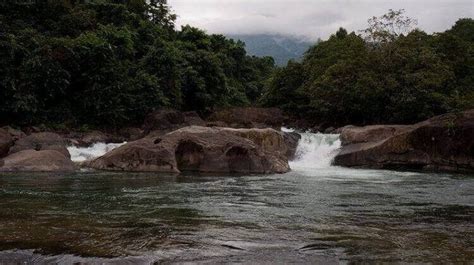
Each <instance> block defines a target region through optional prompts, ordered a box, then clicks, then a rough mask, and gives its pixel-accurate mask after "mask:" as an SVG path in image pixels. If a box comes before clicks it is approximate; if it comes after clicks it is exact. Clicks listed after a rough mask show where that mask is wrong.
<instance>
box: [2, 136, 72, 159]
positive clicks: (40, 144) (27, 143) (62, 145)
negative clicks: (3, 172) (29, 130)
mask: <svg viewBox="0 0 474 265" xmlns="http://www.w3.org/2000/svg"><path fill="white" fill-rule="evenodd" d="M67 144H68V141H67V140H66V139H65V138H63V137H62V136H60V135H59V134H56V133H51V132H42V133H33V134H31V135H29V136H26V137H23V138H21V139H19V140H18V141H16V142H15V145H13V146H12V147H11V148H10V151H9V154H14V153H17V152H20V151H23V150H30V149H32V150H36V151H44V150H55V151H58V152H60V153H62V154H63V155H64V156H66V157H70V155H69V152H68V150H67V148H66V146H67Z"/></svg>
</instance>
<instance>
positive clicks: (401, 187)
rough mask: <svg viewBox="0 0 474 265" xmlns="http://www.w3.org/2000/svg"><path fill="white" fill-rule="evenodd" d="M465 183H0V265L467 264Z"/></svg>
mask: <svg viewBox="0 0 474 265" xmlns="http://www.w3.org/2000/svg"><path fill="white" fill-rule="evenodd" d="M473 191H474V178H473V177H472V176H461V175H456V176H451V175H434V174H421V173H407V172H403V173H402V172H392V171H376V170H348V169H340V168H329V169H321V170H318V171H313V172H304V171H300V172H298V171H297V172H291V173H288V174H286V175H274V176H193V175H184V176H172V175H154V174H125V173H113V174H110V173H94V172H88V173H77V174H70V175H42V174H34V175H30V174H3V175H0V209H1V211H0V250H2V252H0V263H7V262H8V261H19V262H23V261H26V262H28V261H30V260H36V261H41V262H46V263H47V262H57V263H73V262H87V263H94V262H95V263H98V264H100V263H104V262H106V263H107V262H111V263H125V264H126V263H150V262H166V261H170V262H212V263H219V262H249V263H252V261H254V262H258V263H265V262H268V263H272V262H275V261H278V262H281V263H292V262H298V263H324V264H330V263H341V262H342V263H344V262H377V263H379V262H443V261H444V262H448V261H449V262H470V261H472V260H474V250H473V249H472V244H473V240H474V222H473V221H474V220H473V216H474V192H473Z"/></svg>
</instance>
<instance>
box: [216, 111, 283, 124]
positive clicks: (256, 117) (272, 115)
mask: <svg viewBox="0 0 474 265" xmlns="http://www.w3.org/2000/svg"><path fill="white" fill-rule="evenodd" d="M285 119H286V117H285V116H284V115H283V113H282V111H281V110H280V109H277V108H255V107H241V108H230V109H225V110H220V111H216V112H214V113H213V114H212V115H211V116H210V117H209V121H212V122H215V121H220V122H224V123H226V124H228V125H229V126H230V127H233V128H268V127H270V128H276V129H280V128H281V127H282V126H283V124H284V121H285Z"/></svg>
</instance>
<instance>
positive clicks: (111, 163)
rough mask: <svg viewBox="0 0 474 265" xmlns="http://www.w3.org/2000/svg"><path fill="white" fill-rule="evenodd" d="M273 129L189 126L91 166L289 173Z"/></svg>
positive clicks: (133, 144) (131, 146)
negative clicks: (246, 130)
mask: <svg viewBox="0 0 474 265" xmlns="http://www.w3.org/2000/svg"><path fill="white" fill-rule="evenodd" d="M269 130H270V129H268V131H267V130H251V132H250V130H249V132H245V131H243V130H234V129H228V128H227V129H226V128H209V127H200V126H191V127H185V128H181V129H178V130H175V131H173V132H170V133H167V134H165V135H162V136H160V137H149V136H148V137H146V138H143V139H140V140H138V141H135V142H131V143H128V144H126V145H124V146H122V147H119V148H117V149H115V150H113V151H111V152H109V153H107V154H106V155H104V156H102V157H100V158H98V159H95V160H93V161H91V162H89V163H88V165H89V166H90V167H92V168H96V169H101V170H116V171H117V170H118V171H154V172H182V171H195V172H208V173H261V174H264V173H283V172H287V171H288V170H289V166H288V161H287V159H286V156H285V154H286V149H283V146H285V145H284V142H283V135H281V134H280V133H279V132H277V131H275V130H272V131H273V132H271V131H269ZM254 141H255V142H254ZM279 148H282V149H281V150H280V149H279Z"/></svg>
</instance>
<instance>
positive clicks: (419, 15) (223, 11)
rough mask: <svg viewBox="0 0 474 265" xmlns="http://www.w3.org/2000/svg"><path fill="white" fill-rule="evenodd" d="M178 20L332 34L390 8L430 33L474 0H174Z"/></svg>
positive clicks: (470, 9)
mask: <svg viewBox="0 0 474 265" xmlns="http://www.w3.org/2000/svg"><path fill="white" fill-rule="evenodd" d="M168 3H169V4H170V5H171V6H172V9H173V10H174V12H175V13H176V14H177V15H178V21H177V24H178V25H184V24H190V25H193V26H196V27H199V28H202V29H205V30H207V31H208V32H209V33H224V34H226V33H227V34H236V33H240V34H256V33H280V34H290V35H301V36H306V37H308V38H311V39H317V38H318V37H321V38H322V39H325V38H327V37H328V36H329V35H330V34H331V33H334V32H335V31H336V30H337V29H338V28H339V27H341V26H342V27H345V28H347V29H348V30H350V31H353V30H354V31H357V30H360V29H363V28H364V27H365V26H366V25H367V19H368V18H369V17H371V16H374V15H376V16H378V15H382V14H384V13H386V11H387V10H388V9H390V8H392V9H401V8H403V9H405V10H406V14H407V15H408V16H410V17H412V18H416V19H417V20H418V27H419V28H421V29H423V30H425V31H428V32H433V31H435V32H439V31H444V30H446V29H448V28H450V27H451V26H452V25H453V24H454V22H455V21H456V20H457V19H458V18H461V17H471V18H472V17H474V0H391V1H389V0H287V1H284V0H169V2H168Z"/></svg>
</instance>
